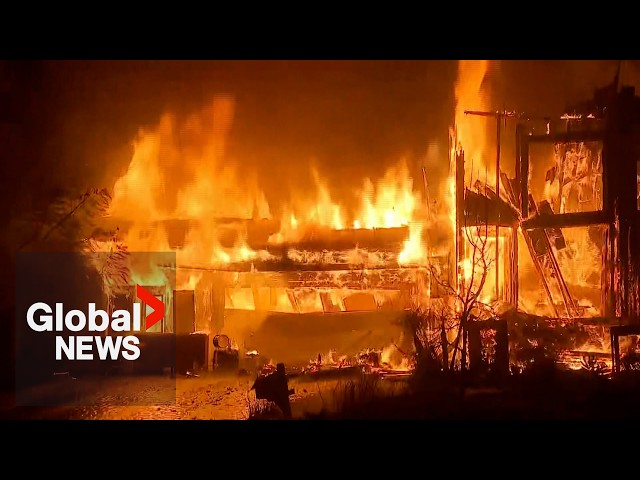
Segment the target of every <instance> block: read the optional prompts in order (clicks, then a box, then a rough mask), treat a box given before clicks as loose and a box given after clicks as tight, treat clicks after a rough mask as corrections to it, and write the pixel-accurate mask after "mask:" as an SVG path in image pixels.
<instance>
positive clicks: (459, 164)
mask: <svg viewBox="0 0 640 480" xmlns="http://www.w3.org/2000/svg"><path fill="white" fill-rule="evenodd" d="M463 228H464V151H463V150H460V152H456V265H455V269H454V272H455V275H456V288H457V289H458V290H460V272H459V268H460V262H462V260H463V259H464V234H463V231H462V229H463Z"/></svg>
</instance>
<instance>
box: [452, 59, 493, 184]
mask: <svg viewBox="0 0 640 480" xmlns="http://www.w3.org/2000/svg"><path fill="white" fill-rule="evenodd" d="M489 66H490V63H489V60H460V61H459V62H458V79H457V81H456V86H455V98H456V110H455V132H456V133H455V136H456V142H455V145H454V148H457V147H458V146H462V148H463V149H464V151H465V162H466V164H467V165H465V184H466V185H471V184H472V182H473V181H475V180H477V179H481V180H482V181H484V182H486V183H488V184H489V185H495V165H492V162H490V161H488V148H487V147H488V142H487V127H488V125H489V124H490V125H493V123H490V122H488V120H487V119H484V118H477V117H473V116H469V115H466V114H465V113H464V112H465V110H467V111H468V110H479V111H486V110H489V109H490V107H491V105H490V98H489V94H488V93H489V92H488V91H487V89H486V88H485V85H486V82H485V80H486V77H487V73H488V70H489Z"/></svg>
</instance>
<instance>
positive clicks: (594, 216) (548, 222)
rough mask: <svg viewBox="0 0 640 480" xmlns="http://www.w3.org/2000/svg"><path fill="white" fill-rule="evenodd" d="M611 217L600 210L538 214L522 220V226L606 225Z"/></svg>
mask: <svg viewBox="0 0 640 480" xmlns="http://www.w3.org/2000/svg"><path fill="white" fill-rule="evenodd" d="M612 220H613V219H611V218H609V216H608V215H607V214H606V213H605V212H602V211H597V212H576V213H559V214H556V215H539V216H535V217H531V218H528V219H527V220H525V221H524V222H522V228H526V229H533V228H569V227H587V226H589V225H608V224H609V223H610V222H611V221H612Z"/></svg>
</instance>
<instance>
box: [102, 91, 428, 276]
mask: <svg viewBox="0 0 640 480" xmlns="http://www.w3.org/2000/svg"><path fill="white" fill-rule="evenodd" d="M233 116H234V103H233V100H232V99H230V98H229V97H224V96H219V97H216V98H215V99H214V100H213V102H212V103H211V104H210V105H208V106H207V107H206V108H204V109H203V110H202V111H201V112H199V113H197V114H194V115H192V116H191V117H189V118H188V119H187V120H186V121H185V122H182V123H180V122H179V121H178V119H177V118H176V117H175V116H173V115H170V114H167V115H164V116H163V117H162V119H161V121H160V123H159V125H158V126H157V127H156V128H153V129H146V130H143V131H141V132H140V134H139V136H138V138H137V139H136V141H135V143H134V154H133V157H132V159H131V162H130V164H129V167H128V169H127V171H126V172H125V174H124V175H123V176H122V177H120V178H119V179H118V180H117V181H116V183H115V185H114V189H113V191H114V195H113V201H112V204H111V208H110V212H109V214H110V216H111V217H113V218H115V219H117V220H118V221H124V222H127V223H128V228H127V230H126V238H125V242H126V244H127V245H128V246H129V249H130V250H131V251H175V252H176V255H177V261H178V265H184V266H201V267H209V266H224V265H228V264H232V263H239V262H254V261H259V260H269V259H272V258H274V257H273V256H272V255H271V253H269V252H268V251H267V250H257V249H256V248H255V247H252V246H250V244H249V232H248V230H247V228H248V227H247V222H252V221H254V222H255V221H261V220H270V221H273V220H274V219H273V218H272V215H271V208H270V205H269V203H268V202H267V199H266V196H265V194H264V192H263V191H262V190H261V189H260V188H259V185H258V180H257V178H255V176H250V175H249V176H247V175H245V174H243V175H241V174H240V173H239V172H238V170H237V168H235V166H234V163H232V162H230V161H229V159H228V158H227V154H226V148H225V146H226V143H227V137H228V134H229V131H230V129H231V124H232V121H233ZM312 179H313V184H314V188H313V190H311V191H308V190H307V191H305V192H304V195H300V192H297V193H298V195H295V194H293V195H292V197H291V201H289V202H288V203H287V204H285V205H284V206H283V207H282V208H281V211H282V214H281V215H280V218H279V225H278V222H276V223H274V225H276V231H275V232H272V233H271V234H270V235H269V236H268V238H267V239H266V243H265V247H263V248H267V246H268V245H272V246H277V245H280V244H283V243H295V242H298V241H301V240H305V239H306V240H308V239H313V238H317V235H316V234H317V232H319V231H322V230H323V229H324V230H328V231H340V230H347V229H355V230H360V229H369V230H371V229H378V228H397V227H405V228H408V232H409V234H408V236H407V238H406V239H405V241H404V244H403V245H402V247H401V251H399V252H397V255H396V261H397V262H399V263H400V264H402V265H407V264H425V263H426V261H427V255H426V245H425V243H424V241H423V233H424V227H425V225H424V223H425V220H424V205H423V200H422V197H421V195H420V194H419V193H418V192H416V191H415V190H414V185H413V179H412V177H411V174H410V171H409V169H408V167H407V164H406V162H404V161H402V162H399V163H398V165H395V166H392V167H391V168H389V169H388V170H387V171H386V172H385V173H384V175H383V177H382V178H381V179H379V180H378V181H373V180H371V179H370V178H365V179H363V181H362V183H361V184H360V185H359V186H358V185H355V186H354V190H353V192H352V196H351V198H348V199H344V200H343V201H340V200H338V199H337V198H336V196H335V193H334V192H333V191H332V188H331V185H330V184H328V182H327V181H326V180H324V179H323V178H322V176H321V174H320V172H319V171H318V170H315V169H314V170H312ZM294 193H296V192H294ZM218 219H222V220H221V222H222V224H221V223H220V222H219V221H218ZM172 222H174V223H175V222H183V224H182V225H181V226H179V227H176V226H175V224H172ZM180 228H182V229H183V232H185V231H186V234H183V235H184V238H183V240H182V242H178V243H180V244H179V245H176V244H175V242H172V241H170V240H171V238H172V236H173V237H175V236H176V235H175V231H176V229H180ZM357 250H358V249H357V248H356V251H357ZM364 255H365V256H366V257H368V260H369V261H370V262H379V259H376V253H375V252H364ZM292 256H293V258H294V259H296V260H300V258H296V254H295V253H294V252H290V253H289V257H290V258H292ZM360 256H361V257H362V255H360ZM356 257H357V255H351V256H350V258H356ZM367 263H368V262H367ZM193 282H194V279H193V278H189V279H184V280H183V281H182V282H181V285H179V286H178V287H179V288H180V287H181V286H183V287H190V286H193Z"/></svg>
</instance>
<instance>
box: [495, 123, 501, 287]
mask: <svg viewBox="0 0 640 480" xmlns="http://www.w3.org/2000/svg"><path fill="white" fill-rule="evenodd" d="M501 123H502V115H498V116H497V117H496V127H497V128H496V135H497V138H496V196H497V197H498V200H500V133H501V132H500V127H501ZM499 256H500V210H498V222H497V223H496V259H495V265H496V300H500V262H499Z"/></svg>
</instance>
